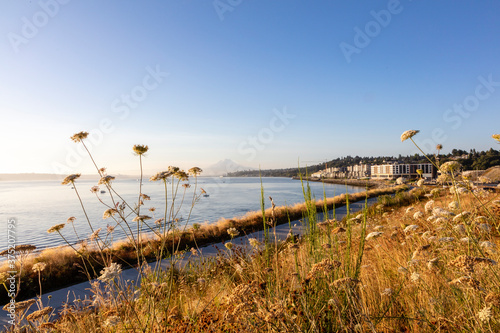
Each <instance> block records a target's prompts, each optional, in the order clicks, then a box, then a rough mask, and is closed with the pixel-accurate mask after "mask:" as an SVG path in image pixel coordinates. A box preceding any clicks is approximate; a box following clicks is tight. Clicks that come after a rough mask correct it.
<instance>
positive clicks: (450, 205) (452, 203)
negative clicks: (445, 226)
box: [448, 201, 460, 210]
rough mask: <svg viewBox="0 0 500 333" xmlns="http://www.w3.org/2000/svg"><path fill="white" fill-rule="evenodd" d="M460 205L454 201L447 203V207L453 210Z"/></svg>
mask: <svg viewBox="0 0 500 333" xmlns="http://www.w3.org/2000/svg"><path fill="white" fill-rule="evenodd" d="M459 207H460V206H459V204H458V202H456V201H452V202H450V203H449V204H448V209H451V210H455V209H458V208H459Z"/></svg>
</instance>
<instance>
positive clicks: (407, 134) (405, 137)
mask: <svg viewBox="0 0 500 333" xmlns="http://www.w3.org/2000/svg"><path fill="white" fill-rule="evenodd" d="M418 132H420V131H419V130H409V131H406V132H404V133H403V134H401V142H403V141H405V140H408V139H410V138H411V137H413V136H414V135H415V134H417V133H418Z"/></svg>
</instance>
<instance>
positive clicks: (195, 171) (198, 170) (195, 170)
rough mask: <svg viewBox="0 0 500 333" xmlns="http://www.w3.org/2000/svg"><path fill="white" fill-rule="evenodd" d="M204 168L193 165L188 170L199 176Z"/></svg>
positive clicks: (191, 173)
mask: <svg viewBox="0 0 500 333" xmlns="http://www.w3.org/2000/svg"><path fill="white" fill-rule="evenodd" d="M202 171H203V170H201V169H200V168H198V167H193V168H191V169H189V170H188V174H190V175H193V176H194V177H196V176H198V175H199V174H200V173H201V172H202Z"/></svg>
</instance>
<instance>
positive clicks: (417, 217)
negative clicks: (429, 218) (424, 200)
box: [413, 212, 424, 220]
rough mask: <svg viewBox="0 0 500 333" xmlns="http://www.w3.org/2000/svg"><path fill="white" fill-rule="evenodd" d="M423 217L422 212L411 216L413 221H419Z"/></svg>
mask: <svg viewBox="0 0 500 333" xmlns="http://www.w3.org/2000/svg"><path fill="white" fill-rule="evenodd" d="M423 217H424V213H422V212H416V213H415V214H413V218H414V219H415V220H418V219H421V218H423Z"/></svg>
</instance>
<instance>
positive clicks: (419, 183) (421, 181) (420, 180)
mask: <svg viewBox="0 0 500 333" xmlns="http://www.w3.org/2000/svg"><path fill="white" fill-rule="evenodd" d="M424 183H425V180H423V179H419V180H418V181H417V186H418V187H422V186H423V185H424Z"/></svg>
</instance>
